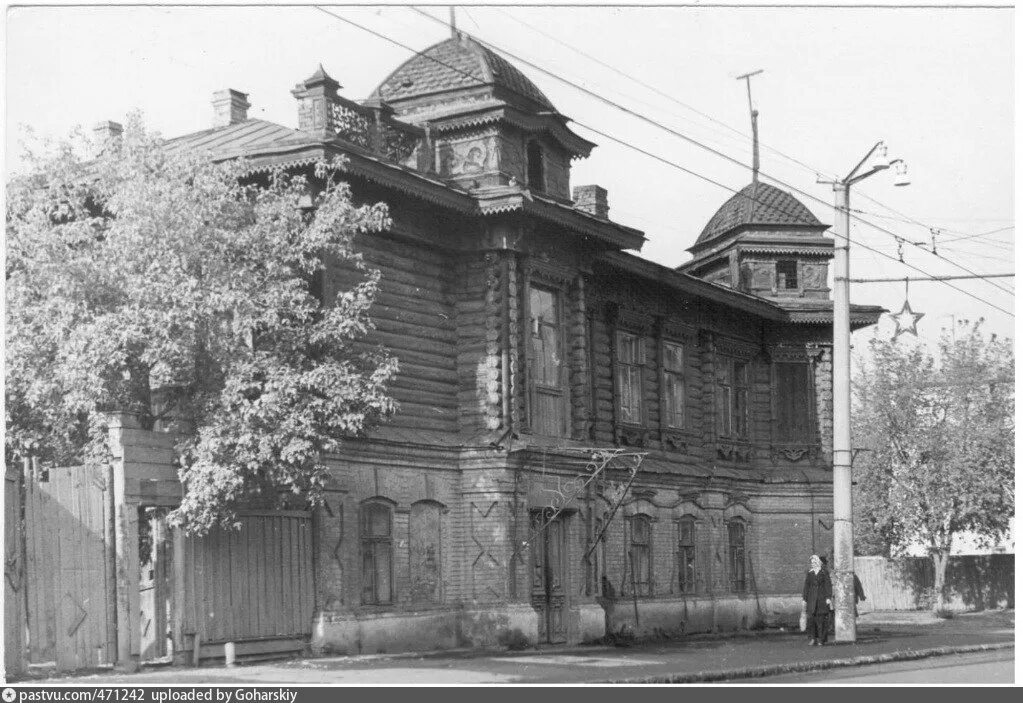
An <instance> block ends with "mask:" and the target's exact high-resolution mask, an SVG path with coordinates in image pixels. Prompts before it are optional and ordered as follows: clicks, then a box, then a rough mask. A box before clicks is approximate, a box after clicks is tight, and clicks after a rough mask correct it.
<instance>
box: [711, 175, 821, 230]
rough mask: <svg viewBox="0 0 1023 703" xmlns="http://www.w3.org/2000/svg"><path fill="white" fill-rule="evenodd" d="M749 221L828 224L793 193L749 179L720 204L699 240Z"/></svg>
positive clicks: (761, 223)
mask: <svg viewBox="0 0 1023 703" xmlns="http://www.w3.org/2000/svg"><path fill="white" fill-rule="evenodd" d="M754 191H755V192H754ZM751 205H752V207H750V206H751ZM750 225H754V226H755V225H769V226H778V225H782V226H785V225H789V226H796V227H822V228H823V227H825V225H824V224H823V223H822V222H821V221H820V220H818V219H817V218H816V217H815V216H814V214H813V213H812V212H810V211H809V210H808V209H807V207H806V206H805V205H803V204H802V203H801V202H799V201H798V200H796V198H795V197H793V195H792V194H791V193H786V192H785V191H783V190H781V189H779V188H775V187H774V186H772V185H770V184H767V183H750V184H749V185H748V186H746V187H745V188H743V189H742V190H740V191H739V192H738V193H736V194H735V195H733V196H732V197H731V198H729V199H728V200H726V201H725V204H724V205H722V206H721V207H720V208H718V211H717V212H715V213H714V216H713V217H712V218H710V222H708V223H707V226H706V227H704V228H703V232H701V233H700V236H699V237H698V238H697V240H696V243H697V244H700V243H702V242H706V241H710V240H711V239H714V238H715V237H717V236H718V235H721V234H724V233H725V232H728V231H731V230H733V229H735V228H736V227H742V226H750Z"/></svg>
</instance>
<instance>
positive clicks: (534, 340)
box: [172, 34, 881, 653]
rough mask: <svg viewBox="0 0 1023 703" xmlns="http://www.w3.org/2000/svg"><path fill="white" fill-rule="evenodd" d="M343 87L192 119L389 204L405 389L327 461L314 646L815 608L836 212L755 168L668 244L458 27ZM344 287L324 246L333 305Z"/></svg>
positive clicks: (236, 101) (385, 334)
mask: <svg viewBox="0 0 1023 703" xmlns="http://www.w3.org/2000/svg"><path fill="white" fill-rule="evenodd" d="M339 89H340V86H339V84H338V82H337V81H335V80H334V79H333V78H331V77H330V76H329V75H327V73H326V72H325V71H324V70H323V69H322V68H321V69H320V70H318V71H317V72H316V73H315V74H313V75H312V76H311V77H310V78H308V79H307V80H305V81H303V82H301V83H299V84H298V85H297V86H296V87H295V89H294V90H293V91H292V92H293V94H294V96H295V98H296V100H297V104H298V126H297V128H290V127H285V126H281V125H277V124H273V123H269V122H266V121H262V120H258V119H249V118H248V117H247V109H248V107H249V104H248V102H247V99H246V95H245V94H243V93H240V92H237V91H233V90H232V91H222V92H220V93H218V94H216V95H215V97H214V106H215V114H216V124H215V126H214V127H213V128H212V129H209V130H206V131H203V132H199V133H196V134H191V135H186V136H183V137H180V138H178V139H175V140H172V144H173V145H174V146H175V147H178V148H187V149H195V150H201V151H208V152H210V153H211V154H212V155H213V157H214V158H217V159H227V158H235V157H240V156H244V157H246V158H247V159H248V160H249V161H250V162H251V164H252V167H253V169H254V171H259V170H260V169H269V168H272V167H275V166H280V165H285V166H287V167H289V168H294V169H307V168H310V165H311V164H313V163H314V162H315V161H316V160H317V159H319V158H321V157H324V156H327V157H329V156H332V155H335V154H344V155H346V156H347V158H348V159H349V166H348V171H347V178H348V179H349V180H350V183H351V185H352V188H353V192H354V194H355V197H356V198H357V199H359V200H360V201H364V202H369V201H374V202H375V201H384V202H386V203H387V204H388V205H389V206H390V209H391V214H392V217H393V221H394V224H393V227H392V228H391V229H390V230H389V231H387V232H386V233H383V234H375V235H360V238H359V240H358V244H359V248H360V250H361V251H362V252H363V253H364V254H365V257H366V260H367V261H368V262H369V263H370V264H371V265H372V266H373V267H375V268H378V269H380V271H381V272H382V274H383V280H382V285H381V291H380V294H379V296H378V298H377V301H376V304H375V309H374V315H373V316H374V320H375V323H376V329H375V330H374V331H373V332H372V333H371V335H370V338H369V339H368V340H367V343H372V344H377V343H381V344H383V345H385V346H386V347H388V348H389V349H390V350H391V351H392V352H393V353H394V354H395V355H397V357H398V358H399V360H400V363H401V370H400V373H399V375H398V377H397V378H396V379H395V381H394V382H393V385H392V390H393V396H394V397H395V398H396V400H397V401H398V402H399V404H400V410H399V412H398V413H397V415H396V416H395V417H394V418H393V419H391V420H390V421H389V422H387V423H386V424H384V425H383V426H381V427H379V428H378V429H376V430H374V431H373V432H372V433H371V434H370V435H369V436H368V437H366V438H364V439H360V440H357V441H351V442H349V443H348V444H347V445H346V446H347V448H346V450H345V452H344V453H343V454H342V455H338V456H334V457H331V458H330V465H331V467H332V471H333V473H332V478H333V484H332V485H331V487H330V490H329V497H328V501H327V504H326V505H325V506H323V507H322V508H319V509H317V510H316V512H315V516H314V519H313V529H314V535H313V540H312V544H313V552H314V553H313V554H312V563H313V564H314V565H315V583H314V587H313V591H314V597H313V600H314V608H315V613H314V614H313V618H314V620H313V628H312V644H313V646H314V648H316V649H319V650H322V651H337V652H351V653H355V652H378V651H401V650H410V649H431V648H443V647H455V646H466V645H470V646H471V645H480V646H482V645H493V644H499V643H502V642H510V641H513V640H514V639H516V638H519V639H524V640H526V641H530V642H537V641H539V642H580V641H587V640H594V639H597V638H600V637H602V636H603V635H604V634H605V632H606V631H608V630H611V631H616V632H617V631H620V630H621V629H622V628H623V627H627V628H629V629H632V630H633V631H635V632H637V633H639V634H644V633H652V632H654V631H662V632H667V633H680V632H683V631H684V632H695V631H710V630H719V629H725V630H731V629H739V628H748V627H754V626H756V625H757V624H762V623H779V622H794V621H795V619H796V618H797V617H798V613H799V608H800V596H799V592H800V588H801V585H802V574H803V572H804V571H805V564H806V562H807V558H808V555H809V554H810V553H811V552H812V551H814V550H822V551H827V550H828V548H829V545H830V542H831V538H832V537H831V533H830V531H829V527H830V524H831V490H832V487H831V472H830V465H831V419H830V418H831V404H832V398H831V349H830V340H831V320H832V312H831V305H832V304H831V301H830V299H829V290H828V286H827V269H828V262H829V259H830V257H831V248H832V240H831V239H829V238H826V237H825V236H824V231H825V229H826V228H827V226H826V225H825V224H823V223H821V222H820V221H818V220H817V218H816V217H815V216H814V215H813V214H812V213H811V212H810V211H809V210H808V209H807V208H806V207H805V206H803V205H802V204H801V203H800V202H799V201H798V200H796V199H795V198H794V197H793V196H792V195H790V194H788V193H786V192H783V191H781V190H779V189H778V188H775V187H773V186H771V185H767V184H764V183H758V182H757V181H756V180H755V179H754V182H753V183H751V184H750V185H747V186H746V187H745V188H742V189H741V190H740V191H739V192H738V193H736V194H735V195H734V196H733V197H731V198H729V199H728V200H727V201H726V202H725V203H724V205H722V206H721V207H720V208H718V209H717V211H716V212H714V210H715V208H716V206H717V203H704V204H697V203H694V204H692V207H704V208H706V210H707V213H708V215H709V214H710V213H713V216H712V217H710V220H709V222H708V223H707V226H706V227H705V228H704V230H703V232H702V233H700V234H699V237H698V238H697V239H696V241H695V243H694V244H693V246H692V247H691V249H690V251H691V252H692V254H693V258H692V260H691V261H689V262H688V263H686V264H684V265H682V266H679V267H678V268H677V269H673V268H669V267H665V266H662V265H659V264H656V263H652V262H650V261H647V260H644V259H643V258H641V257H640V256H639V255H638V252H639V251H640V249H641V247H642V245H643V242H644V236H643V234H642V233H641V232H639V231H637V230H635V229H632V228H630V227H626V226H623V225H620V224H618V223H616V222H614V220H612V219H611V217H610V211H609V206H608V194H607V191H605V190H604V189H603V188H601V187H598V186H595V185H583V186H576V187H572V186H571V185H570V176H571V170H572V162H573V160H575V159H580V158H586V157H588V156H589V155H590V153H591V151H592V149H593V148H594V146H595V145H594V144H592V143H590V142H588V141H587V140H585V139H583V138H581V137H580V136H578V135H577V134H575V133H574V132H573V131H572V130H571V129H570V127H569V126H568V120H567V118H566V117H565V116H564V115H562V114H560V113H559V112H558V110H557V109H556V107H555V106H554V105H552V104H551V102H550V101H549V100H548V99H547V97H545V96H544V94H543V93H542V92H541V91H540V90H539V89H538V88H537V87H536V86H535V85H534V84H533V83H532V82H531V81H530V80H529V79H527V78H526V77H525V76H524V75H523V74H522V73H521V72H520V71H518V70H517V69H516V68H515V67H514V66H512V65H511V64H510V63H509V62H508V61H506V60H505V59H503V58H502V57H500V56H498V55H496V54H495V53H494V52H492V51H490V50H489V49H487V48H485V47H484V46H482V45H481V44H479V43H478V42H476V41H474V40H473V39H471V38H469V37H467V36H464V35H461V34H456V35H454V36H452V38H450V39H448V40H446V41H443V42H441V43H439V44H437V45H435V46H433V47H431V48H429V49H427V50H426V51H424V52H422V53H420V54H417V55H416V56H414V57H413V58H411V59H409V60H408V61H407V62H405V63H404V64H402V65H401V66H399V67H398V68H397V69H396V70H394V71H393V72H392V73H391V74H390V75H389V76H387V77H386V78H385V79H384V80H383V82H382V83H381V84H380V85H379V87H378V88H377V89H376V91H374V93H373V94H372V95H371V96H370V97H369V99H367V100H365V101H364V102H362V103H356V102H354V101H351V100H349V99H347V98H344V97H342V96H341V95H340V94H339ZM629 177H630V178H637V177H642V174H635V173H633V174H630V175H629ZM680 255H681V252H680ZM680 259H681V256H680ZM349 280H350V274H349V272H347V271H345V270H343V269H342V268H340V267H332V268H330V269H329V270H328V272H327V275H326V277H325V280H324V289H325V290H324V295H325V299H327V298H332V296H333V293H334V292H335V291H337V290H338V289H339V288H340V287H343V286H345V285H346V284H347V282H348V281H349ZM880 312H881V309H880V308H876V307H862V306H854V307H853V313H852V319H853V325H854V326H855V327H862V326H864V325H869V324H873V323H874V322H875V321H876V319H877V317H878V315H879V313H880Z"/></svg>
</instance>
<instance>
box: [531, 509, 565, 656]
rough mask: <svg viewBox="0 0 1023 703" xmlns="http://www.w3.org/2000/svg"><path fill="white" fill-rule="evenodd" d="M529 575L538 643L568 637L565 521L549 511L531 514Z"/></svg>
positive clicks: (562, 640)
mask: <svg viewBox="0 0 1023 703" xmlns="http://www.w3.org/2000/svg"><path fill="white" fill-rule="evenodd" d="M531 527H532V530H531V534H532V538H533V578H532V592H531V596H530V600H531V602H532V605H533V607H534V608H536V610H537V612H539V613H540V642H548V643H551V644H556V643H560V642H565V641H567V640H568V628H567V625H566V622H567V612H566V611H567V609H568V603H567V598H566V595H565V594H566V591H567V588H566V584H565V520H564V518H563V517H562V516H555V515H554V512H553V511H551V510H538V511H535V512H533V513H532V515H531Z"/></svg>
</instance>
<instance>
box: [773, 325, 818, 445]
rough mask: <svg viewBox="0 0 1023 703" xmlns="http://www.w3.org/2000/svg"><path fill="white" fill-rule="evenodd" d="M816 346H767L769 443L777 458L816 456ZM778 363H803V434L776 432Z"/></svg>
mask: <svg viewBox="0 0 1023 703" xmlns="http://www.w3.org/2000/svg"><path fill="white" fill-rule="evenodd" d="M820 353H821V350H820V349H819V348H811V347H806V346H795V345H788V346H787V345H780V346H777V347H775V348H773V349H772V350H771V445H772V453H773V454H774V456H775V457H776V458H777V457H778V456H782V457H784V458H786V459H788V460H789V461H799V460H801V459H804V458H814V457H816V456H817V454H818V451H819V447H820V417H819V413H818V407H817V387H816V370H815V363H816V360H817V358H818V356H819V355H820ZM780 364H791V365H805V367H806V391H807V393H806V413H807V428H806V435H805V436H804V437H802V438H792V437H782V435H781V433H780V432H779V422H780V421H781V412H780V410H779V404H780V402H781V400H782V390H783V389H782V388H781V382H780V379H779V374H778V366H779V365H780Z"/></svg>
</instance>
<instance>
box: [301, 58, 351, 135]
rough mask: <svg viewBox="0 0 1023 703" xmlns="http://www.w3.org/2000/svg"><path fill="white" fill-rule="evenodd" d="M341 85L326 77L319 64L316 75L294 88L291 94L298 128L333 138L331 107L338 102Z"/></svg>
mask: <svg viewBox="0 0 1023 703" xmlns="http://www.w3.org/2000/svg"><path fill="white" fill-rule="evenodd" d="M340 87H341V84H340V83H338V82H337V81H336V80H334V79H333V78H331V77H330V76H328V75H327V72H326V71H325V70H323V65H322V64H321V65H320V67H319V68H317V69H316V73H314V74H313V75H311V76H309V77H308V78H306V79H305V80H304V81H302V82H301V83H299V84H298V85H296V86H295V88H294V90H292V91H291V94H292V95H294V96H295V99H296V100H298V128H299V129H300V130H302V131H303V132H317V133H320V134H322V135H325V136H334V133H333V130H332V118H331V105H332V104H333V103H335V102H337V100H338V94H337V91H338V89H339V88H340Z"/></svg>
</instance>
